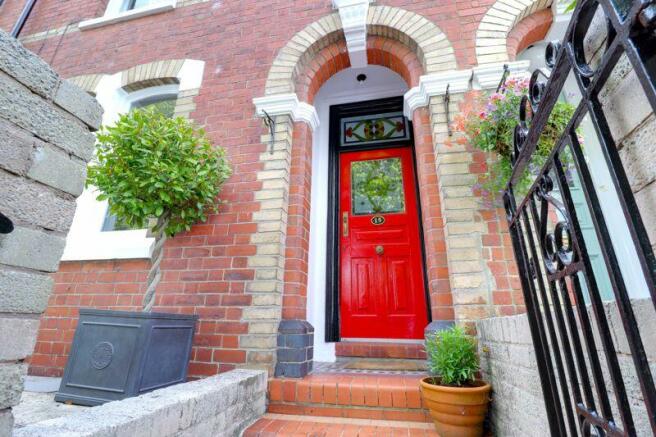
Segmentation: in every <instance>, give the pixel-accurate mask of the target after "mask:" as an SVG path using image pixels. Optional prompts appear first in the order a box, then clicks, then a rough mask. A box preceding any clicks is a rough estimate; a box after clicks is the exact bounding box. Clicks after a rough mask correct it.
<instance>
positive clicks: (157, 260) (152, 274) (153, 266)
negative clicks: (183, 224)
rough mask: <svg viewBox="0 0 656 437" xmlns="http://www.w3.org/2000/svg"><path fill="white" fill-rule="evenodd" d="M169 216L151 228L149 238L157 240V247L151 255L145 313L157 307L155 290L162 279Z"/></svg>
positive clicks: (143, 305)
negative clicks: (161, 269)
mask: <svg viewBox="0 0 656 437" xmlns="http://www.w3.org/2000/svg"><path fill="white" fill-rule="evenodd" d="M168 217H169V215H168V214H166V213H165V214H163V215H162V216H161V217H159V218H158V219H157V223H156V224H155V227H154V228H153V227H152V226H151V227H149V230H148V236H149V237H154V238H155V245H154V246H153V252H152V254H151V255H150V271H149V272H148V280H147V287H146V294H144V298H143V302H142V309H143V311H144V312H147V313H149V312H151V311H152V310H153V306H154V305H155V290H156V289H157V284H159V281H160V279H161V277H162V273H161V271H160V268H159V266H160V264H161V262H162V258H164V250H163V249H164V243H165V242H166V239H167V238H166V233H165V232H164V229H166V226H167V225H168V222H169V219H168Z"/></svg>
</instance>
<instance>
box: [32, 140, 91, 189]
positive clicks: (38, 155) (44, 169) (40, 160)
mask: <svg viewBox="0 0 656 437" xmlns="http://www.w3.org/2000/svg"><path fill="white" fill-rule="evenodd" d="M27 175H28V176H29V177H31V178H32V179H34V180H37V181H39V182H41V183H44V184H46V185H50V186H51V187H54V188H57V189H60V190H62V191H66V192H67V193H70V194H72V195H73V196H76V197H77V196H79V195H80V194H82V190H83V189H84V181H85V179H86V177H87V166H86V164H85V163H84V161H80V160H76V159H74V158H70V157H69V156H68V155H66V154H64V153H63V152H59V151H56V150H53V148H51V147H49V146H43V147H38V148H37V149H36V152H35V153H34V158H33V160H32V166H31V167H30V170H29V172H28V173H27Z"/></svg>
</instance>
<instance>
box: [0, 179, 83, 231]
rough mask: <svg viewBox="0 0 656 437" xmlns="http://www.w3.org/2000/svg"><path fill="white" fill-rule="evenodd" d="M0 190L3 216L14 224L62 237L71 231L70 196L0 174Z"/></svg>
mask: <svg viewBox="0 0 656 437" xmlns="http://www.w3.org/2000/svg"><path fill="white" fill-rule="evenodd" d="M59 177H60V178H62V179H63V178H65V177H66V175H61V176H59ZM0 187H2V190H0V205H2V213H3V214H5V215H6V216H7V217H9V218H10V219H11V220H12V221H13V222H14V224H21V223H23V224H30V225H34V226H38V227H40V228H44V229H48V230H52V231H57V232H61V233H64V234H65V233H67V232H68V230H69V229H70V227H71V223H72V222H73V216H74V215H75V200H74V198H73V197H72V196H69V195H66V194H64V193H57V192H56V191H55V190H52V189H49V188H47V187H44V186H43V185H41V184H39V183H36V182H32V181H30V180H27V179H25V178H22V177H19V176H15V175H13V174H10V173H7V172H5V171H2V170H0Z"/></svg>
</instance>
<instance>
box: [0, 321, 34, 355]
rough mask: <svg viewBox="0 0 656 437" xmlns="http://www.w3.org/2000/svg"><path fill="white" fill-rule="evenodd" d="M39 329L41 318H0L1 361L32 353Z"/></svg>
mask: <svg viewBox="0 0 656 437" xmlns="http://www.w3.org/2000/svg"><path fill="white" fill-rule="evenodd" d="M38 330H39V319H20V318H15V317H12V318H0V361H16V360H23V359H25V358H26V357H28V356H29V355H32V352H33V351H34V345H35V343H36V334H37V332H38Z"/></svg>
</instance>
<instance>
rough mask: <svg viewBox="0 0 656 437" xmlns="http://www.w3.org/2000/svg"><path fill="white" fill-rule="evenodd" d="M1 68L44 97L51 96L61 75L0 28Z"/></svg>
mask: <svg viewBox="0 0 656 437" xmlns="http://www.w3.org/2000/svg"><path fill="white" fill-rule="evenodd" d="M0 70H2V71H4V72H5V73H7V74H8V75H10V76H12V77H14V78H15V79H16V80H17V81H19V82H21V83H22V84H23V85H25V86H26V87H28V88H29V89H31V90H32V91H34V92H35V93H37V94H40V95H41V96H43V97H47V98H51V97H52V96H53V95H54V93H55V90H56V89H57V85H58V83H59V77H58V76H57V74H56V73H55V72H54V71H53V69H52V68H51V67H50V66H49V65H48V64H47V63H46V62H45V61H44V60H43V59H41V58H39V57H38V56H37V55H35V54H34V53H32V52H30V51H29V50H26V49H25V48H24V47H23V45H22V44H21V43H20V42H18V41H17V40H16V39H15V38H12V37H11V36H10V35H9V34H8V33H6V32H4V31H2V30H0Z"/></svg>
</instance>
